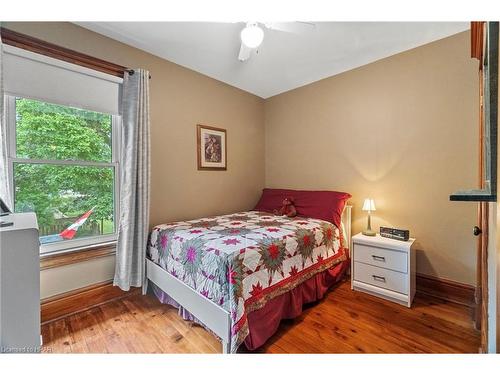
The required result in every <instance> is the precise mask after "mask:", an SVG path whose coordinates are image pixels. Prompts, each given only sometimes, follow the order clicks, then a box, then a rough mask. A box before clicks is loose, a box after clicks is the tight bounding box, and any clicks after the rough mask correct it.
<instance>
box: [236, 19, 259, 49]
mask: <svg viewBox="0 0 500 375" xmlns="http://www.w3.org/2000/svg"><path fill="white" fill-rule="evenodd" d="M240 36H241V41H242V42H243V44H244V45H245V46H247V47H248V48H257V47H258V46H260V44H261V43H262V40H263V39H264V30H262V29H261V28H260V27H259V26H258V25H257V24H256V23H248V24H247V26H246V27H245V28H244V29H243V30H241V34H240Z"/></svg>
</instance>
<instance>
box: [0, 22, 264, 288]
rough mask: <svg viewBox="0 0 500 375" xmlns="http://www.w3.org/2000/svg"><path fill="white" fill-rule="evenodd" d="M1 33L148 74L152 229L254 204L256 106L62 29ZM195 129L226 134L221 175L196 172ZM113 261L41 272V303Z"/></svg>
mask: <svg viewBox="0 0 500 375" xmlns="http://www.w3.org/2000/svg"><path fill="white" fill-rule="evenodd" d="M3 26H4V27H7V28H9V29H12V30H15V31H18V32H21V33H25V34H28V35H32V36H35V37H37V38H40V39H43V40H46V41H49V42H52V43H56V44H58V45H61V46H64V47H67V48H71V49H75V50H77V51H80V52H83V53H87V54H89V55H92V56H95V57H98V58H101V59H104V60H108V61H111V62H114V63H117V64H120V65H124V66H128V67H131V68H133V67H141V68H146V69H149V71H150V72H151V75H152V80H151V153H152V155H151V176H152V178H151V224H152V225H154V224H158V223H162V222H165V221H168V220H181V219H189V218H195V217H200V216H207V215H214V214H219V213H227V212H235V211H238V210H245V209H249V208H252V207H253V206H254V205H255V203H256V202H257V200H258V198H259V196H260V191H261V189H262V188H263V187H264V118H263V115H264V109H263V106H264V103H263V100H262V99H260V98H258V97H256V96H254V95H251V94H249V93H246V92H244V91H242V90H239V89H237V88H234V87H231V86H229V85H226V84H224V83H222V82H220V81H217V80H214V79H211V78H209V77H207V76H204V75H202V74H199V73H196V72H194V71H192V70H189V69H186V68H183V67H181V66H179V65H176V64H174V63H171V62H169V61H166V60H163V59H160V58H158V57H155V56H153V55H151V54H148V53H146V52H143V51H140V50H138V49H136V48H132V47H130V46H127V45H125V44H122V43H119V42H117V41H114V40H112V39H109V38H106V37H104V36H101V35H99V34H96V33H93V32H91V31H88V30H86V29H83V28H80V27H78V26H75V25H72V24H69V23H9V22H5V23H3ZM197 123H203V124H206V125H212V126H217V127H221V128H225V129H227V142H228V144H227V159H228V170H227V171H225V172H218V171H216V172H214V171H198V170H197V164H196V124H197ZM112 259H113V258H103V259H101V260H95V261H92V262H94V263H93V264H92V266H89V264H83V263H82V264H79V265H74V266H68V267H64V268H60V269H56V270H47V271H42V276H41V277H42V279H41V281H42V296H45V297H46V296H48V295H53V294H57V293H61V292H64V291H67V290H70V289H74V288H78V287H81V286H84V285H88V284H89V283H93V282H99V281H102V280H107V279H111V278H112V276H113V267H112V266H110V264H112ZM92 269H94V270H96V271H95V272H94V273H93V274H92V275H89V272H92V271H91V270H92Z"/></svg>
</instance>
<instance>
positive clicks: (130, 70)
mask: <svg viewBox="0 0 500 375" xmlns="http://www.w3.org/2000/svg"><path fill="white" fill-rule="evenodd" d="M125 71H126V72H127V73H128V74H129V75H131V76H133V75H134V73H135V71H134V69H125ZM149 79H151V74H150V75H149Z"/></svg>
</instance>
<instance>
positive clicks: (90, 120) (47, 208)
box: [14, 98, 114, 229]
mask: <svg viewBox="0 0 500 375" xmlns="http://www.w3.org/2000/svg"><path fill="white" fill-rule="evenodd" d="M16 115H17V116H16V117H17V121H16V149H17V157H18V158H30V159H41V160H77V161H94V162H111V116H110V115H106V114H102V113H97V112H91V111H85V110H80V109H75V108H69V107H64V106H59V105H55V104H48V103H43V102H39V101H36V100H29V99H22V98H19V99H17V100H16ZM113 173H114V169H113V168H112V167H96V166H73V165H71V166H68V165H53V164H28V163H16V164H15V166H14V179H15V187H16V189H15V194H16V196H15V200H16V203H15V204H16V210H17V211H28V210H33V211H35V212H36V213H37V216H38V221H39V223H40V225H53V224H55V222H56V218H55V217H56V216H57V214H59V213H62V214H63V215H65V216H67V217H77V216H80V215H82V214H83V213H85V212H86V211H88V210H89V209H91V208H92V207H95V209H94V212H93V213H92V215H91V216H90V218H89V221H100V220H106V221H108V220H113V195H114V194H113V190H114V189H113ZM89 221H88V222H89ZM106 227H109V226H106ZM111 229H112V228H111Z"/></svg>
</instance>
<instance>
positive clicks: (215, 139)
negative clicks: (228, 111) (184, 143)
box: [196, 124, 227, 171]
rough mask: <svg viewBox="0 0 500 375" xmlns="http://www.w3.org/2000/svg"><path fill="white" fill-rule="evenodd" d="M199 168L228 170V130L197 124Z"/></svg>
mask: <svg viewBox="0 0 500 375" xmlns="http://www.w3.org/2000/svg"><path fill="white" fill-rule="evenodd" d="M196 134H197V155H198V170H199V171H201V170H210V171H225V170H227V132H226V129H221V128H216V127H213V126H208V125H202V124H198V125H196Z"/></svg>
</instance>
